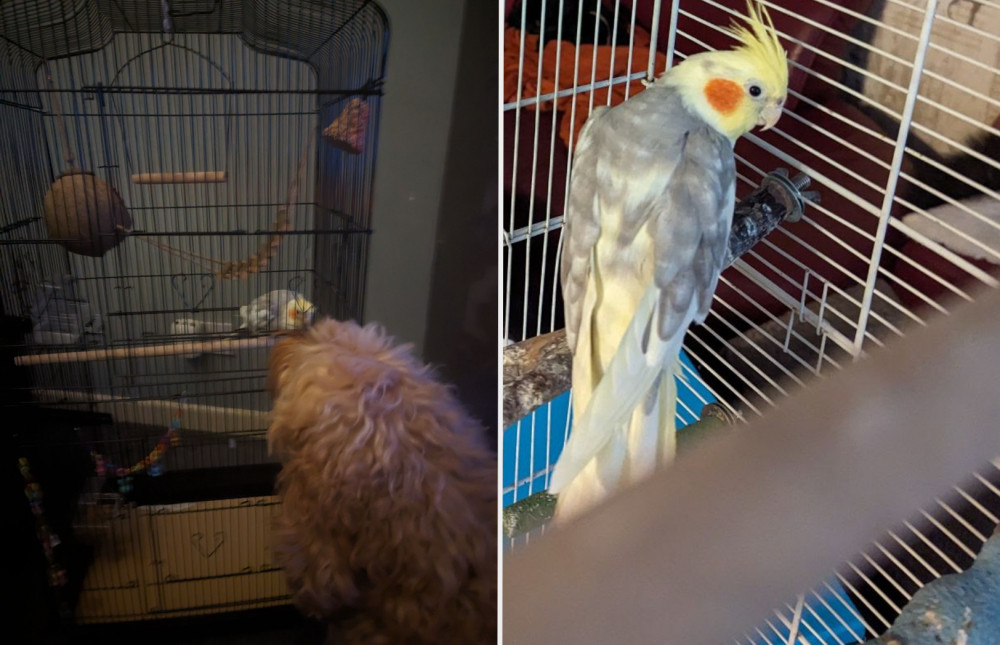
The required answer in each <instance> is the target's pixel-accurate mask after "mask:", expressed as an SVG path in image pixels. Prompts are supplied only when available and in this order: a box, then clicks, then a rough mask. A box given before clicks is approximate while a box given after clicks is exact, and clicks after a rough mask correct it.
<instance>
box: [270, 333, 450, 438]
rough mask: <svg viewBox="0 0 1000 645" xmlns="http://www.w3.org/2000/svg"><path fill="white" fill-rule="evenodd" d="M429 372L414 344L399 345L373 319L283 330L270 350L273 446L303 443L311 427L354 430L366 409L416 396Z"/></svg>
mask: <svg viewBox="0 0 1000 645" xmlns="http://www.w3.org/2000/svg"><path fill="white" fill-rule="evenodd" d="M426 372H427V369H426V368H425V367H424V366H423V365H421V364H420V363H419V362H418V361H416V359H415V358H414V357H413V356H412V354H411V352H410V346H409V345H402V346H394V345H393V339H392V338H391V337H389V336H387V335H386V334H385V333H384V332H383V331H382V329H381V328H379V327H377V326H375V325H366V326H364V327H362V326H360V325H358V324H357V323H354V322H340V321H337V320H332V319H324V320H320V321H319V322H317V323H316V324H314V325H313V326H312V327H311V328H310V329H308V330H306V331H301V332H293V333H290V334H287V335H285V336H284V337H283V338H282V339H281V340H279V342H278V343H277V345H276V346H275V347H274V349H273V350H272V351H271V354H270V356H269V358H268V373H267V388H268V390H269V392H270V393H271V397H272V398H273V400H274V410H273V414H272V423H271V427H270V430H269V432H268V437H269V444H270V447H271V450H272V452H279V453H281V452H285V451H287V450H289V449H295V448H296V447H301V446H302V444H303V443H304V442H306V441H309V436H308V435H309V434H310V433H313V434H315V433H323V434H325V435H329V433H330V431H331V430H334V431H335V432H351V428H353V427H354V426H356V425H358V424H362V425H363V419H362V417H365V416H381V415H384V414H387V413H401V409H400V410H396V408H402V406H403V405H404V404H419V403H420V401H419V398H416V399H415V398H414V394H416V393H418V392H419V391H420V390H421V388H420V387H414V385H415V382H422V381H424V380H425V379H426ZM435 387H436V386H435ZM404 390H406V391H404ZM355 430H357V428H355ZM344 438H346V437H344Z"/></svg>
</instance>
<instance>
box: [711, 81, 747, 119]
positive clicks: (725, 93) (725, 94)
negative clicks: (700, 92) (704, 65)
mask: <svg viewBox="0 0 1000 645" xmlns="http://www.w3.org/2000/svg"><path fill="white" fill-rule="evenodd" d="M705 98H707V99H708V104H709V105H711V106H712V107H713V108H714V109H715V110H716V111H717V112H718V113H720V114H722V115H724V116H729V115H730V114H732V113H733V112H734V111H735V110H736V108H738V107H739V106H740V103H742V102H743V88H742V87H740V84H739V83H736V82H734V81H730V80H726V79H724V78H713V79H712V80H710V81H709V82H708V83H706V84H705Z"/></svg>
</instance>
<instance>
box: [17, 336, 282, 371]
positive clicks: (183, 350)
mask: <svg viewBox="0 0 1000 645" xmlns="http://www.w3.org/2000/svg"><path fill="white" fill-rule="evenodd" d="M274 342H275V337H273V336H262V337H257V338H226V339H221V340H205V341H194V342H192V341H188V342H182V343H168V344H164V345H146V346H142V345H140V346H138V347H116V348H114V349H86V350H81V351H76V352H51V353H48V354H26V355H24V356H18V357H17V358H15V359H14V363H15V364H16V365H46V364H51V363H82V362H88V361H106V360H114V359H126V358H149V357H151V356H174V355H177V354H207V353H209V352H212V353H219V352H231V351H233V350H237V349H257V348H260V347H270V346H271V345H273V344H274Z"/></svg>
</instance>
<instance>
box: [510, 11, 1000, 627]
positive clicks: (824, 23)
mask: <svg viewBox="0 0 1000 645" xmlns="http://www.w3.org/2000/svg"><path fill="white" fill-rule="evenodd" d="M762 4H764V5H765V6H766V7H767V8H768V9H769V11H770V13H771V16H772V17H773V19H774V23H775V25H776V28H777V30H778V32H779V35H780V37H781V39H782V41H783V42H784V44H785V46H786V49H787V50H788V52H789V58H790V82H789V94H788V100H787V103H786V105H785V109H784V115H783V117H782V119H781V121H780V122H779V123H778V125H777V126H776V127H775V128H773V129H772V130H770V131H768V132H765V133H760V132H752V133H750V134H748V135H746V136H744V137H743V138H742V139H741V140H740V141H739V142H738V143H737V145H736V149H735V151H736V158H737V175H738V183H737V200H739V199H741V198H744V197H746V196H747V195H748V194H750V193H751V192H752V191H753V190H754V189H755V188H756V186H757V185H758V184H759V183H760V181H761V179H762V177H764V175H766V174H767V173H769V172H771V171H773V170H775V169H776V168H780V167H785V168H790V169H794V171H800V172H803V173H806V174H807V175H808V176H809V177H810V178H812V180H813V186H812V188H814V189H816V190H818V191H819V192H820V193H821V195H822V201H821V203H820V204H818V205H813V206H810V207H809V208H807V209H806V213H805V215H804V217H803V218H802V219H801V220H800V221H798V222H796V223H788V222H786V223H784V224H782V225H781V226H780V227H779V228H778V229H777V230H776V231H774V232H773V233H772V234H771V235H769V236H768V237H766V238H765V239H764V240H763V241H762V242H761V243H759V244H757V245H756V246H755V247H754V248H753V249H752V250H751V251H750V252H749V253H747V254H745V255H744V256H743V257H741V258H739V259H737V260H736V262H735V263H734V264H733V266H731V267H730V268H729V269H727V270H726V271H725V272H724V273H723V274H722V277H721V279H720V282H719V286H718V289H717V291H716V294H715V296H714V302H713V307H712V310H711V313H710V314H709V317H708V320H707V321H706V322H705V324H703V325H699V326H694V327H692V328H691V329H690V330H689V333H688V335H687V337H686V340H685V344H684V353H685V355H686V358H687V359H688V360H686V361H685V364H684V368H683V371H684V375H685V377H686V379H685V380H686V383H684V382H679V388H680V402H679V405H678V412H677V416H678V422H677V423H678V426H679V427H681V426H686V425H688V424H690V423H691V422H692V421H693V420H694V419H695V418H697V417H698V416H699V415H700V414H701V412H702V408H703V407H704V406H706V405H707V404H710V403H713V404H715V405H716V406H721V407H722V408H724V409H725V410H726V411H727V413H728V415H731V416H732V417H734V418H736V419H738V420H739V421H740V422H743V421H746V420H748V419H752V418H754V417H756V416H757V415H759V414H761V413H763V412H765V411H767V410H768V409H769V408H771V407H773V406H776V405H778V404H780V402H781V400H782V398H783V397H786V396H792V397H794V396H795V395H796V392H797V391H801V389H802V388H808V387H809V385H810V383H811V382H813V380H814V379H816V378H817V377H822V376H824V375H827V374H830V373H831V372H833V371H836V370H839V369H841V368H843V367H844V366H846V365H848V364H850V363H851V362H852V361H854V360H856V359H859V358H863V357H864V356H865V355H866V353H867V352H868V351H869V350H870V349H872V348H876V347H881V346H883V345H884V344H885V343H886V341H888V340H889V339H891V338H894V337H898V336H902V335H904V334H906V333H907V330H908V329H912V328H915V327H919V326H925V325H927V324H928V321H929V319H930V318H931V317H933V316H934V314H936V313H947V312H949V311H951V310H952V309H953V308H954V307H955V306H957V304H958V303H961V302H964V301H969V300H972V299H973V294H974V292H975V291H976V288H977V287H980V286H982V285H987V286H989V287H994V288H995V287H996V286H997V284H998V282H997V275H998V269H1000V36H998V35H997V34H1000V4H998V3H996V2H978V1H977V2H965V1H963V0H951V1H947V0H940V1H937V0H850V1H848V2H832V1H830V0H804V1H803V0H796V1H794V2H792V1H791V0H765V1H764V2H762ZM505 9H506V12H505V20H506V24H505V26H504V45H503V47H504V52H503V56H504V69H503V77H504V87H503V130H504V161H503V163H504V176H503V186H504V191H505V192H504V202H503V204H504V205H503V209H504V212H503V214H502V222H503V231H504V236H503V256H504V272H505V273H504V280H505V282H504V295H505V298H504V312H503V317H504V318H503V326H502V331H503V335H504V338H503V340H504V342H505V343H506V344H508V345H509V344H512V343H519V342H521V341H525V340H528V339H532V338H534V337H538V336H541V335H544V334H548V333H550V332H554V331H556V330H559V329H561V328H562V327H563V324H564V323H563V311H562V302H561V293H560V285H559V282H558V277H557V276H558V265H559V251H560V233H561V228H562V216H563V210H564V206H565V203H566V200H567V192H568V184H567V176H568V175H569V172H570V167H571V159H572V150H573V146H574V145H575V142H576V140H577V139H578V137H579V132H580V128H581V127H582V125H583V123H584V122H585V121H586V119H587V116H588V115H589V114H590V112H591V110H592V109H593V108H594V107H595V106H599V105H616V104H618V103H621V102H622V101H625V100H628V98H629V97H630V96H634V95H635V94H636V93H638V92H641V91H643V89H644V88H643V85H642V84H641V81H642V80H643V79H644V78H647V75H648V74H654V75H659V74H660V73H662V72H663V71H664V70H665V69H667V68H668V67H670V66H671V65H672V64H673V63H674V62H679V61H682V60H684V59H685V58H686V57H687V56H690V55H691V54H694V53H696V52H699V51H703V50H706V49H727V48H729V47H731V46H732V45H733V41H732V40H731V38H730V37H729V36H728V35H727V34H726V33H724V32H723V30H722V27H723V26H725V25H728V24H729V23H730V22H731V21H732V19H733V18H734V17H736V16H738V15H742V14H743V12H744V11H745V2H744V0H675V1H673V2H663V3H660V2H655V1H653V0H580V1H577V0H563V1H557V0H547V1H546V0H524V1H523V2H514V1H508V2H506V3H505ZM935 324H947V319H944V320H937V321H936V322H935ZM568 396H569V395H568V394H563V395H562V396H561V397H559V398H557V399H556V400H555V401H553V402H552V403H551V404H549V405H544V406H542V407H540V408H538V409H537V410H535V411H534V412H532V413H531V414H529V415H528V416H527V417H524V418H522V419H520V420H518V421H516V422H515V423H512V424H511V425H509V426H508V427H507V428H506V429H505V431H504V436H503V449H504V464H505V470H504V481H503V486H504V488H503V494H504V505H505V507H506V506H509V505H511V504H513V503H516V502H520V501H522V500H525V499H536V498H537V496H536V497H532V496H533V495H535V494H537V493H539V492H541V491H544V490H545V488H546V487H547V485H548V477H549V475H550V473H551V468H552V466H553V464H554V463H555V461H556V460H557V458H558V456H559V452H560V450H561V448H562V446H563V444H564V442H565V440H566V437H567V436H568V433H569V431H570V419H569V418H568V408H569V406H568V403H567V397H568ZM683 434H684V430H683V429H682V430H681V436H683ZM995 463H996V462H994V464H995ZM830 484H831V485H836V482H830ZM928 501H929V502H930V506H928V507H927V508H925V509H923V510H921V511H920V512H919V514H918V515H916V516H913V517H910V516H908V515H907V513H908V512H909V510H911V509H899V513H900V515H899V517H897V518H886V522H887V524H888V523H889V522H891V521H894V520H901V521H902V523H900V524H896V525H894V526H893V528H892V529H891V530H889V531H887V533H886V534H884V535H883V536H881V537H879V539H878V540H877V541H875V542H874V543H873V544H872V546H871V548H870V549H869V550H867V551H866V552H864V553H862V554H859V555H858V556H857V557H856V558H854V559H852V560H851V561H850V562H847V563H845V564H844V565H843V566H842V567H841V568H839V569H838V570H837V571H836V572H834V574H833V575H832V576H831V578H830V579H829V580H827V581H824V582H823V583H822V584H821V585H819V586H817V587H816V588H815V589H813V590H810V591H809V592H806V593H805V594H804V595H803V596H802V597H800V601H801V602H799V603H795V602H794V601H793V602H791V603H789V604H788V605H787V606H785V607H781V608H779V609H778V610H777V611H776V612H775V615H774V616H772V617H770V618H769V619H768V620H766V621H765V622H764V623H763V624H762V625H760V626H758V627H756V628H754V627H752V626H748V630H749V631H748V632H747V634H746V635H745V637H743V638H742V639H740V640H738V642H741V643H784V642H790V641H789V640H788V639H789V638H792V637H794V638H796V639H797V642H809V643H842V644H847V643H853V642H856V641H860V640H865V639H866V638H870V637H874V636H876V635H879V634H882V633H884V632H886V630H887V629H888V628H889V627H890V625H891V624H892V623H893V621H894V620H895V619H896V618H897V617H898V616H899V615H900V613H901V611H902V610H903V609H904V608H905V607H906V605H907V603H908V602H909V601H910V599H911V598H912V597H913V594H914V593H915V592H916V591H917V590H918V589H920V588H922V587H924V586H925V585H927V584H928V583H930V582H931V581H933V580H935V579H937V578H939V577H940V576H942V575H944V574H947V573H952V572H959V571H965V570H966V569H968V568H969V566H970V564H971V563H972V562H973V560H974V558H975V557H976V554H977V553H978V551H979V550H980V548H981V546H982V545H983V543H984V541H985V540H986V539H987V538H988V537H989V535H990V533H991V531H992V530H993V527H994V526H995V525H996V523H997V521H998V515H1000V472H998V470H997V467H996V465H987V466H985V467H984V469H983V470H981V471H980V472H977V473H975V474H974V475H973V477H972V478H971V479H970V480H969V481H968V482H966V483H964V484H962V485H961V486H956V488H955V489H954V491H952V493H951V495H950V496H943V497H941V498H939V499H936V500H928ZM906 518H908V519H906ZM512 534H513V531H511V532H510V533H509V534H508V535H509V536H510V535H512ZM531 536H532V534H530V533H529V534H527V535H519V536H517V537H515V538H513V540H512V541H511V542H510V543H509V544H508V547H520V546H521V545H523V544H524V543H526V542H529V541H530V539H531ZM793 624H794V628H793V627H792V626H793ZM790 631H794V632H795V633H794V634H790ZM982 642H995V641H982Z"/></svg>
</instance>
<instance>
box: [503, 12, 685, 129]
mask: <svg viewBox="0 0 1000 645" xmlns="http://www.w3.org/2000/svg"><path fill="white" fill-rule="evenodd" d="M538 44H539V39H538V36H536V35H533V34H524V65H523V66H520V65H519V63H520V58H521V57H520V52H521V31H520V30H518V29H515V28H514V27H507V28H506V30H505V31H504V69H503V80H504V90H503V91H504V97H503V100H504V102H505V103H508V102H511V101H516V100H517V98H518V77H519V76H520V88H521V93H520V98H521V99H522V100H524V99H530V98H533V97H536V96H541V95H545V94H550V93H555V92H557V91H562V90H566V89H569V88H572V87H574V86H577V85H589V84H590V83H591V82H601V81H607V80H608V79H610V78H612V77H617V76H625V75H626V74H634V73H636V72H645V71H646V67H647V64H648V62H649V34H647V33H646V32H645V31H642V30H641V29H640V28H638V27H637V28H636V33H635V34H634V45H633V48H632V64H631V66H629V56H628V54H629V48H628V47H627V46H620V47H612V46H610V45H597V46H596V47H595V46H594V45H581V46H580V47H579V51H578V50H577V47H576V46H575V45H573V44H572V43H568V42H565V41H555V40H553V41H549V42H548V43H546V44H545V48H544V49H543V50H542V69H541V74H540V75H539V73H538ZM557 49H558V58H557V57H556V53H557ZM595 50H596V51H595ZM595 56H596V60H595ZM612 59H614V60H613V65H612ZM557 65H558V68H559V69H558V72H559V73H558V76H557V75H556V67H557ZM577 66H578V67H577ZM665 66H666V57H665V56H664V55H663V54H661V53H659V52H657V54H656V62H655V66H654V68H653V69H654V73H656V74H660V73H662V72H663V69H664V67H665ZM575 68H576V69H577V74H576V78H575V79H574V77H573V70H574V69H575ZM539 76H540V77H541V78H539ZM640 80H641V79H636V80H632V81H628V82H621V83H616V84H615V85H613V86H611V88H610V92H611V102H610V104H611V105H618V104H619V103H621V102H622V101H624V100H625V96H626V92H627V94H628V96H634V95H636V94H638V93H639V92H641V91H643V90H644V89H646V88H645V86H643V84H642V83H641V82H640ZM608 91H609V88H608V87H601V88H598V89H596V90H594V91H592V92H591V91H586V92H578V93H577V94H575V95H572V94H570V95H567V96H564V97H561V98H560V99H559V100H558V101H556V103H555V106H556V108H557V109H558V110H559V111H560V112H561V113H562V116H561V118H560V121H559V138H560V139H562V141H563V143H565V144H566V146H567V148H568V147H569V144H570V138H571V137H572V140H573V141H574V142H575V141H576V140H577V137H578V135H579V133H580V128H582V127H583V124H584V123H585V122H586V120H587V117H588V116H589V115H590V102H591V100H592V99H593V102H594V105H595V106H597V105H607V104H608ZM574 105H575V106H576V111H575V113H573V118H572V119H571V118H570V114H571V113H572V110H573V106H574ZM552 106H553V102H552V99H547V100H545V101H544V102H542V103H537V104H531V105H528V106H526V107H527V108H528V109H538V110H542V111H549V110H551V109H552Z"/></svg>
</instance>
